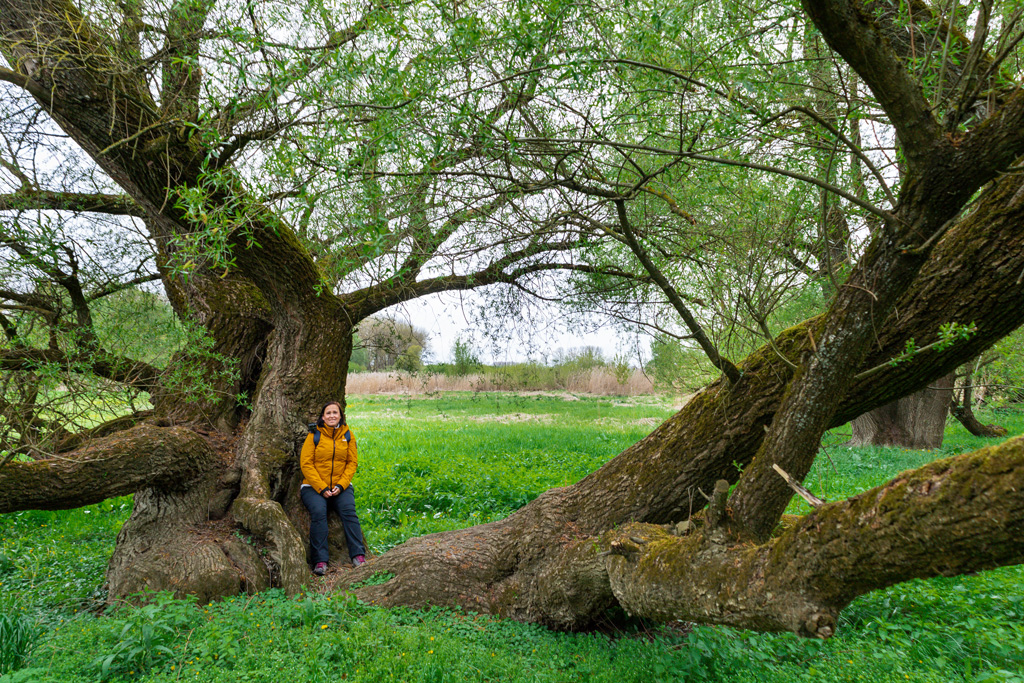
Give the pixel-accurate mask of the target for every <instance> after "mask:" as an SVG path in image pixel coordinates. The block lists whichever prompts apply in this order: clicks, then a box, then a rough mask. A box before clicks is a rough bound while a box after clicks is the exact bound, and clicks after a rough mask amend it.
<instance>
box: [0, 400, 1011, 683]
mask: <svg viewBox="0 0 1024 683" xmlns="http://www.w3.org/2000/svg"><path fill="white" fill-rule="evenodd" d="M671 412H672V406H671V405H670V403H669V402H668V400H667V399H663V398H659V397H640V398H633V399H614V398H610V397H600V398H595V397H562V396H550V395H520V396H513V395H508V394H472V395H470V394H466V395H458V396H441V397H435V398H430V399H416V400H403V399H397V398H386V397H377V396H374V397H364V396H356V397H351V398H350V402H349V407H348V418H349V419H348V421H349V423H350V425H351V426H352V428H353V431H354V432H355V434H356V437H357V438H358V439H359V453H360V469H359V474H358V475H357V478H356V486H357V490H358V493H357V504H358V506H359V508H360V514H361V518H362V521H363V526H364V529H365V531H366V534H367V536H368V538H369V540H370V543H371V547H372V549H373V551H374V552H375V553H379V552H383V551H384V550H386V549H387V548H390V547H392V546H394V545H396V544H398V543H400V542H402V541H403V540H405V539H406V538H409V537H411V536H415V535H420V534H424V533H429V532H434V531H441V530H445V529H452V528H457V527H462V526H466V525H470V524H475V523H479V522H483V521H487V520H490V519H495V518H498V517H501V516H504V515H507V514H509V513H510V512H511V511H513V510H515V509H516V508H517V507H519V506H521V505H523V504H524V503H526V502H527V501H529V500H531V499H532V498H534V497H535V496H537V495H538V494H539V493H540V492H542V491H543V490H545V489H547V488H549V487H552V486H560V485H564V484H567V483H571V482H573V481H575V480H577V479H579V478H580V477H582V476H583V475H585V474H586V473H588V472H590V471H592V470H593V469H595V468H597V467H599V466H600V465H601V464H602V463H603V462H604V461H605V460H607V459H608V458H610V457H611V456H613V455H615V454H616V453H618V452H619V451H621V450H623V449H624V448H625V447H626V446H628V445H630V444H632V443H633V442H635V441H637V440H638V439H640V438H641V437H643V436H644V435H646V434H647V433H648V432H650V431H651V429H653V427H654V426H655V425H657V424H658V422H660V421H661V420H662V419H664V418H665V417H667V416H668V415H669V414H671ZM984 419H986V420H988V421H993V422H998V423H999V424H1002V425H1004V426H1006V427H1007V428H1009V429H1010V431H1011V434H1019V433H1022V432H1024V415H1021V414H1015V413H1004V414H999V415H986V416H984ZM842 431H843V430H837V432H836V433H835V434H831V435H830V436H829V438H828V439H827V441H826V444H827V445H826V454H825V455H826V456H827V457H822V458H819V460H818V463H817V464H816V467H815V469H814V470H813V471H812V473H811V475H810V476H809V477H808V479H807V483H808V486H809V488H811V490H812V491H813V492H814V493H816V494H817V495H819V496H821V497H824V498H826V499H828V500H834V499H837V498H840V497H844V496H848V495H851V494H854V493H856V492H857V491H861V490H864V489H866V488H870V487H872V486H875V485H878V484H880V483H883V482H884V481H886V480H888V479H890V478H891V477H893V476H894V475H895V474H896V473H898V472H899V471H901V470H903V469H907V468H912V467H917V466H920V465H922V464H924V463H926V462H929V461H931V460H934V459H936V458H939V457H945V456H947V455H950V454H955V453H960V452H965V451H969V450H973V449H975V448H978V447H981V446H983V445H985V444H986V443H988V441H987V440H985V439H978V438H975V437H971V436H969V435H967V433H966V432H965V431H964V430H963V429H962V428H961V427H960V426H959V425H958V424H951V425H950V426H948V427H947V433H946V447H945V448H943V449H942V450H941V451H931V452H927V451H925V452H922V451H903V450H900V449H876V448H859V449H847V448H844V447H842V446H840V445H838V444H839V443H841V442H842V441H843V436H842ZM802 506H804V504H803V502H802V501H800V500H799V499H798V500H797V502H795V503H794V504H793V506H792V508H791V510H790V511H791V512H803V511H806V507H802ZM129 511H130V499H128V498H123V499H116V500H111V501H107V502H104V503H102V504H99V505H94V506H90V507H88V508H82V509H79V510H72V511H66V512H37V511H27V512H21V513H15V514H9V515H3V516H0V539H2V540H0V674H4V675H0V683H14V682H16V681H23V682H28V681H101V680H112V681H202V682H207V681H275V682H280V681H337V680H352V681H367V682H371V681H373V682H375V681H516V682H518V681H523V682H527V681H530V682H534V681H537V682H540V681H552V682H555V681H638V682H639V681H644V682H647V681H744V682H746V681H766V682H775V681H777V682H778V683H783V682H784V681H794V680H796V681H851V682H853V681H869V682H871V683H882V682H896V681H935V682H943V683H944V682H946V681H969V682H972V683H982V682H988V681H1002V682H1005V683H1012V682H1017V683H1024V674H1022V671H1024V581H1022V580H1024V569H1022V568H1020V567H1012V568H1004V569H999V570H995V571H991V572H985V573H982V574H979V575H976V576H970V577H957V578H949V579H935V580H929V581H915V582H911V583H908V584H903V585H900V586H896V587H894V588H891V589H888V590H886V591H880V592H877V593H874V594H871V595H868V596H865V597H863V598H861V599H859V600H857V601H856V602H855V603H854V604H853V605H851V606H850V607H849V608H848V609H847V610H846V611H845V612H844V613H843V615H842V618H841V623H840V629H839V632H838V633H837V635H836V636H835V637H833V638H832V639H831V640H829V641H827V642H817V641H808V640H801V639H798V638H796V637H794V636H792V635H788V634H756V633H749V632H744V631H737V630H733V629H727V628H716V627H697V628H694V629H692V630H691V629H690V628H688V627H687V626H686V625H682V624H673V625H668V626H656V625H643V624H634V625H631V626H628V627H623V628H620V629H617V630H609V631H608V632H603V633H593V634H565V633H555V632H551V631H547V630H545V629H542V628H539V627H536V626H531V625H524V624H519V623H515V622H509V621H499V620H494V619H490V618H488V617H484V616H480V615H476V614H472V613H464V612H457V611H450V610H429V611H410V610H405V609H392V610H386V609H381V608H377V607H373V606H369V605H365V604H362V603H360V602H358V601H356V600H355V599H354V598H353V597H352V596H350V595H345V594H336V595H331V596H321V595H319V594H317V593H315V592H312V593H310V594H306V595H300V596H297V597H294V598H288V597H286V596H284V595H283V594H281V593H280V592H279V591H270V592H267V593H263V594H260V595H256V596H248V597H238V598H234V599H229V600H226V601H223V602H220V603H216V604H212V605H208V606H205V607H202V608H197V607H195V606H194V605H192V604H191V603H190V602H188V601H181V600H175V599H173V598H171V597H169V596H166V595H163V596H158V597H157V598H156V600H155V601H153V602H151V603H150V604H148V605H146V606H143V607H122V608H119V609H116V610H112V609H109V608H105V607H104V599H105V597H106V596H105V595H104V593H103V590H102V582H103V571H104V569H105V564H106V560H107V558H108V557H109V554H110V552H111V550H112V548H113V544H114V539H115V536H116V534H117V531H118V529H119V528H120V525H121V524H122V523H123V522H124V520H125V519H126V518H127V516H128V513H129ZM1022 542H1024V541H1022Z"/></svg>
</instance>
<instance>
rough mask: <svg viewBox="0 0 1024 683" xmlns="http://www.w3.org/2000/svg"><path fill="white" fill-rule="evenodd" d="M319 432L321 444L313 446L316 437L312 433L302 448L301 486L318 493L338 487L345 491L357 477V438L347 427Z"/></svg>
mask: <svg viewBox="0 0 1024 683" xmlns="http://www.w3.org/2000/svg"><path fill="white" fill-rule="evenodd" d="M317 429H319V430H320V443H318V444H316V445H315V446H314V444H313V434H312V433H310V434H309V435H307V436H306V440H305V441H304V442H303V444H302V453H301V454H300V455H299V467H301V468H302V477H303V479H302V483H303V485H306V484H308V485H309V486H312V487H313V490H314V491H318V492H319V493H323V492H324V491H328V490H330V489H332V488H334V487H335V486H338V487H340V488H341V490H343V491H344V490H345V489H347V488H348V485H349V484H351V483H352V476H353V475H354V474H355V473H356V438H355V437H354V436H352V431H351V430H350V429H349V428H348V425H341V426H340V427H335V428H331V427H327V426H323V427H317ZM346 437H347V438H346Z"/></svg>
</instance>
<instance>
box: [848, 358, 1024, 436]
mask: <svg viewBox="0 0 1024 683" xmlns="http://www.w3.org/2000/svg"><path fill="white" fill-rule="evenodd" d="M954 380H955V376H954V374H952V373H951V374H949V375H946V376H945V377H942V378H940V379H938V380H936V381H935V382H933V383H932V384H931V385H929V386H928V387H925V388H924V389H922V390H920V391H917V392H914V393H913V394H910V395H909V396H904V397H903V398H901V399H899V400H896V401H893V402H892V403H888V404H886V405H884V406H882V407H880V408H875V409H874V410H872V411H870V412H867V413H864V414H863V415H861V416H860V417H858V418H855V419H854V420H853V421H852V422H851V423H850V424H851V425H852V430H853V434H852V438H851V439H850V445H851V446H863V445H872V446H900V447H903V448H914V449H924V448H941V447H942V438H943V435H944V432H945V429H946V414H947V413H948V411H949V404H950V401H951V400H952V398H953V383H954ZM1003 436H1006V435H1005V434H1004V435H1003Z"/></svg>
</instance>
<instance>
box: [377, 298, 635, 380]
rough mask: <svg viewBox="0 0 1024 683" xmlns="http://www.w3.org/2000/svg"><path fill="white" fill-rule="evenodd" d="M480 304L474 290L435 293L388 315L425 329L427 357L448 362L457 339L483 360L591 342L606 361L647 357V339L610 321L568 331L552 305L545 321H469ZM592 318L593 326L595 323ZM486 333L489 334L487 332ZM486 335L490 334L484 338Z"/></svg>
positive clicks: (537, 355)
mask: <svg viewBox="0 0 1024 683" xmlns="http://www.w3.org/2000/svg"><path fill="white" fill-rule="evenodd" d="M480 303H482V298H481V297H480V295H479V294H476V293H473V292H462V293H455V294H453V293H448V294H435V295H431V296H427V297H421V298H419V299H416V300H414V301H410V302H408V303H405V304H403V305H401V306H399V307H396V308H394V309H389V310H388V311H387V313H388V314H390V315H394V316H395V317H397V318H399V319H403V320H407V321H408V322H411V323H412V324H413V325H414V326H416V327H419V328H422V329H424V330H426V331H427V332H428V333H429V335H430V339H429V352H430V360H431V361H433V362H451V361H452V346H453V345H454V344H455V341H456V340H457V339H462V340H464V341H470V342H471V343H472V345H473V348H474V350H475V351H476V353H477V356H478V358H479V359H480V361H481V362H483V363H495V362H502V361H505V362H517V361H526V360H530V359H533V360H536V361H541V362H543V361H545V360H546V358H544V356H546V357H547V359H549V358H551V357H552V356H555V355H557V354H558V352H559V351H560V350H561V351H570V350H573V349H578V348H581V347H584V346H595V347H598V348H599V349H601V352H602V354H603V355H604V357H605V358H606V359H608V360H611V359H612V358H613V357H614V356H615V355H617V354H625V355H628V356H629V357H630V364H631V365H638V364H639V363H640V357H641V356H643V360H644V361H646V358H647V356H648V355H649V352H648V350H649V342H648V340H647V339H645V338H641V339H639V340H638V339H637V338H636V337H635V336H634V337H629V336H626V335H624V334H623V333H622V332H621V331H619V330H616V329H615V328H613V327H612V326H610V325H605V326H603V327H600V328H599V329H597V330H596V331H583V330H578V329H577V330H568V329H564V327H565V326H564V325H561V324H559V321H560V320H564V318H563V317H562V316H560V315H559V313H558V311H557V310H555V309H554V307H550V308H549V309H548V310H547V311H542V312H541V316H544V317H547V318H549V321H548V322H543V321H538V320H535V319H534V320H525V319H521V320H519V321H518V324H516V325H501V324H500V323H496V322H489V323H486V325H487V326H488V329H481V324H480V323H476V324H474V321H473V313H474V310H475V308H476V306H477V305H479V304H480ZM598 324H599V323H598V321H597V320H596V319H595V320H594V322H593V325H598ZM488 333H490V334H489V335H488ZM487 336H491V337H495V338H496V340H495V339H488V338H487Z"/></svg>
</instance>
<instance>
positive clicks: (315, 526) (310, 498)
mask: <svg viewBox="0 0 1024 683" xmlns="http://www.w3.org/2000/svg"><path fill="white" fill-rule="evenodd" d="M300 495H301V496H302V502H303V504H304V505H305V506H306V509H307V510H309V545H310V547H311V548H312V550H313V564H316V563H317V562H327V559H328V558H327V511H328V509H330V510H334V512H336V513H337V514H338V517H340V518H341V528H342V529H344V530H345V542H346V543H347V544H348V555H349V557H355V556H356V555H365V554H366V548H364V547H363V529H362V527H360V526H359V517H358V516H357V515H356V494H355V491H354V490H353V488H352V485H351V484H349V487H348V488H347V489H345V490H344V491H342V492H341V493H339V494H338V495H336V496H331V497H330V498H324V497H323V496H321V495H320V494H319V493H317V492H316V491H314V490H313V487H312V486H303V487H302V489H301V491H300Z"/></svg>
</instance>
